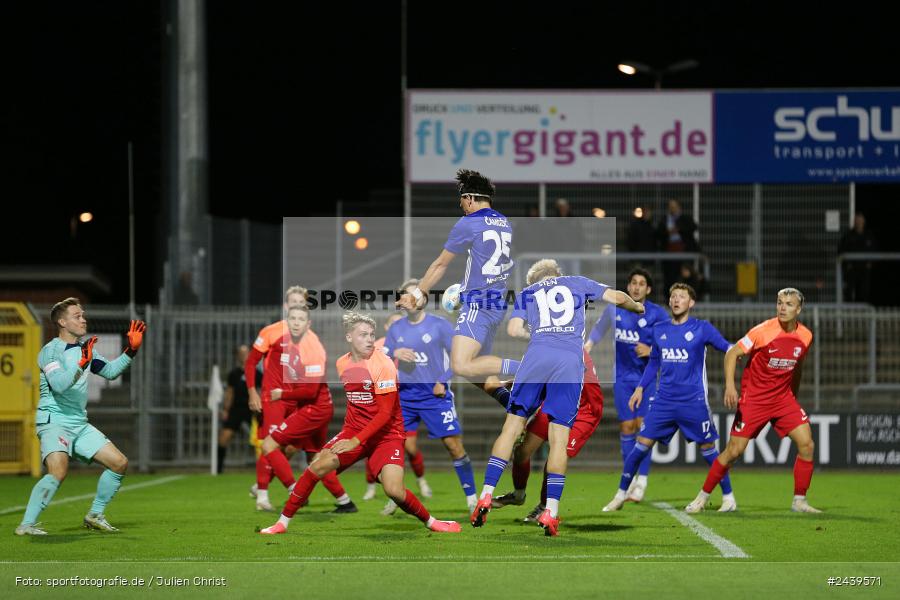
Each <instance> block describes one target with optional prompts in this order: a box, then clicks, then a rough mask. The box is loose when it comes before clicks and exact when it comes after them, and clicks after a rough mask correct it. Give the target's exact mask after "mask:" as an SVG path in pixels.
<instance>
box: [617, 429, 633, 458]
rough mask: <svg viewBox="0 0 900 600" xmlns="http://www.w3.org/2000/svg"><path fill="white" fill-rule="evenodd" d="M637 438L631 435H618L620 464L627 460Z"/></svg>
mask: <svg viewBox="0 0 900 600" xmlns="http://www.w3.org/2000/svg"><path fill="white" fill-rule="evenodd" d="M635 437H637V436H635V435H634V434H633V433H620V434H619V447H620V448H621V449H622V462H623V463H624V462H625V459H626V458H628V455H629V454H631V449H632V448H634V438H635Z"/></svg>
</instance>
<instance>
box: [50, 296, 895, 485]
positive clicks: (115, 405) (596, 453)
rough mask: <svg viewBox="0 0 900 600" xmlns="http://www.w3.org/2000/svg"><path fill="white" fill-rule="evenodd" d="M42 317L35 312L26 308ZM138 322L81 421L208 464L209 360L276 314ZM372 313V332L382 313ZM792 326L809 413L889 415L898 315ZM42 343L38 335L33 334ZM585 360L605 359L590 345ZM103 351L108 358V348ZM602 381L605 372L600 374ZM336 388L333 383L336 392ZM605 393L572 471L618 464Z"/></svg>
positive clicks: (325, 325) (479, 420)
mask: <svg viewBox="0 0 900 600" xmlns="http://www.w3.org/2000/svg"><path fill="white" fill-rule="evenodd" d="M33 308H34V309H35V311H36V312H35V314H38V315H46V314H47V312H48V310H47V307H33ZM87 309H88V310H87V315H88V320H89V331H90V332H91V333H92V334H96V335H98V336H100V338H101V341H102V340H103V339H104V337H106V338H108V339H115V337H114V336H121V335H122V334H123V333H124V332H125V330H126V329H127V324H128V319H129V314H128V307H127V306H122V307H113V306H89V307H87ZM773 312H774V306H773V305H772V304H765V305H759V304H738V305H736V304H728V305H723V304H706V303H700V304H699V305H698V306H697V307H696V309H695V311H694V314H695V315H696V316H697V317H699V318H704V319H708V320H710V321H711V322H712V323H713V324H714V325H715V326H716V327H718V328H719V330H720V331H721V332H722V333H723V334H724V335H725V337H726V338H727V339H729V340H731V341H735V340H737V339H738V338H739V337H741V336H742V335H744V333H746V332H747V330H748V329H750V328H751V327H752V326H753V325H755V324H757V323H759V322H760V321H762V320H765V319H767V318H770V317H771V316H772V315H773ZM139 313H140V316H141V318H143V319H145V320H146V321H147V322H148V333H147V337H146V341H145V343H144V347H143V348H142V350H141V352H140V353H139V354H138V355H137V359H136V360H135V363H134V365H133V367H132V368H131V369H130V370H129V371H127V372H126V373H125V375H124V376H123V380H122V384H121V385H119V386H116V387H104V388H102V389H100V390H99V393H98V394H97V395H98V397H99V401H98V402H90V403H89V405H88V412H89V415H90V419H91V422H92V423H94V424H95V425H96V426H97V427H99V428H100V429H101V430H102V431H103V432H104V433H106V434H107V435H108V436H109V437H110V439H111V440H112V441H113V442H114V443H115V444H116V445H117V446H119V447H120V448H121V449H122V451H123V452H125V454H127V455H128V456H129V457H130V458H131V459H132V464H135V465H137V466H138V468H139V469H141V470H150V469H154V468H159V467H190V466H197V467H199V466H206V465H209V464H210V457H211V451H212V450H213V448H211V442H210V435H211V430H212V427H211V424H212V414H211V412H210V410H209V408H208V407H207V394H208V389H209V382H210V375H211V371H212V367H213V365H219V367H220V369H221V374H222V376H223V377H224V376H225V374H226V373H227V372H228V370H229V369H230V368H232V367H233V366H235V365H233V364H232V363H233V350H234V348H235V347H236V346H237V345H239V344H251V343H252V342H253V340H254V339H255V337H256V334H257V332H258V331H259V330H260V329H261V328H262V327H263V326H265V325H267V324H269V323H271V322H273V321H276V320H277V319H278V318H280V309H279V308H278V307H270V308H259V309H255V308H246V307H244V308H233V307H221V306H205V307H191V308H166V309H159V308H155V307H150V306H146V307H143V308H142V309H141V310H140V311H139ZM376 316H378V317H379V326H380V325H381V324H382V323H383V318H382V317H383V316H384V315H376ZM802 317H803V319H802V320H803V321H804V322H805V323H806V324H807V325H808V326H809V327H810V328H811V329H812V330H813V332H814V334H815V341H814V343H813V347H812V350H811V354H810V356H809V357H808V358H807V361H806V365H805V368H804V371H803V385H802V387H801V394H800V401H801V403H802V404H803V405H804V406H805V407H807V408H808V409H810V410H811V411H813V412H818V411H836V410H847V409H852V408H859V409H864V410H871V411H880V410H897V409H898V408H900V400H898V398H900V393H898V388H900V309H875V308H872V307H868V306H849V305H848V306H843V307H841V306H837V305H827V304H810V305H808V306H806V308H804V310H803V314H802ZM312 320H313V321H312V323H313V328H314V329H315V331H316V332H317V334H318V335H319V337H320V338H321V340H322V342H323V344H324V345H325V347H326V348H327V349H328V351H329V363H330V365H329V380H330V381H332V382H334V381H336V380H337V378H336V374H335V373H334V360H335V359H336V358H337V356H338V355H339V354H341V353H343V351H344V347H345V341H344V334H343V330H342V329H341V325H340V312H339V311H322V312H316V311H314V312H313V315H312ZM504 331H505V330H504V329H503V328H501V333H499V334H498V336H497V341H496V343H495V344H494V348H495V352H496V353H497V354H500V355H502V356H518V355H520V354H521V353H522V351H523V348H524V346H523V345H522V342H521V341H519V340H514V339H512V338H509V337H508V336H507V335H506V334H505V333H504ZM45 333H47V336H46V337H47V338H49V335H50V333H49V331H47V330H45ZM598 352H600V353H601V354H599V355H598V356H596V357H595V360H596V362H598V363H601V364H602V363H604V361H605V362H606V363H608V364H611V363H609V361H611V360H612V357H611V356H609V355H606V356H604V355H602V353H603V352H607V351H606V350H603V349H602V348H601V349H599V350H598ZM108 353H109V354H111V355H114V352H113V351H111V350H110V351H108ZM722 364H723V361H722V356H721V355H720V354H719V353H717V352H716V351H714V350H710V351H709V354H708V356H707V369H708V375H709V382H710V404H711V405H713V406H714V407H720V406H721V397H722ZM603 379H606V380H608V379H609V377H608V376H607V377H603ZM338 387H339V386H338ZM603 388H604V393H605V394H606V398H607V401H606V411H605V416H604V422H603V424H602V425H601V428H600V430H599V431H598V433H597V434H596V436H595V440H594V441H593V442H592V443H591V444H589V445H588V446H587V448H586V449H585V451H584V453H583V456H581V457H579V464H614V463H617V462H618V460H619V459H618V454H617V452H618V450H617V447H618V434H617V425H616V420H615V418H614V410H615V409H614V404H613V402H612V386H611V385H606V384H604V385H603ZM455 389H456V393H457V408H458V412H459V413H460V419H461V420H462V422H463V426H464V428H465V431H466V433H465V436H464V438H465V444H466V448H467V450H468V452H469V454H470V455H471V456H472V457H473V459H474V460H476V462H479V461H483V460H484V459H485V458H486V457H487V456H488V454H489V450H490V445H491V444H492V443H493V441H494V439H495V437H496V435H497V433H498V432H499V428H500V425H501V423H502V420H503V413H502V411H501V410H500V409H499V408H498V407H497V405H496V404H495V403H494V401H493V400H492V399H490V398H488V397H487V396H485V395H484V394H483V393H482V392H480V391H478V390H476V389H475V388H473V387H472V386H470V385H468V384H461V383H459V384H456V385H455ZM333 392H334V394H335V398H336V402H335V417H334V421H333V422H332V424H331V430H332V432H337V430H338V429H339V428H340V425H341V422H342V420H343V416H344V402H343V401H341V399H340V398H341V395H340V393H339V389H337V388H335V389H333ZM424 437H425V436H423V439H422V440H421V441H422V445H423V449H424V450H425V452H426V455H428V457H429V459H430V460H434V461H436V464H444V463H445V462H446V452H445V451H444V449H443V447H442V446H441V445H440V444H439V443H438V442H435V441H434V440H426V439H424ZM246 441H247V440H246V437H243V438H240V437H236V439H235V441H233V442H232V444H233V447H232V449H231V450H230V451H229V454H228V457H229V458H228V464H229V465H230V466H234V465H247V464H249V461H251V460H252V458H253V454H252V451H251V449H250V447H249V446H248V445H247V444H246Z"/></svg>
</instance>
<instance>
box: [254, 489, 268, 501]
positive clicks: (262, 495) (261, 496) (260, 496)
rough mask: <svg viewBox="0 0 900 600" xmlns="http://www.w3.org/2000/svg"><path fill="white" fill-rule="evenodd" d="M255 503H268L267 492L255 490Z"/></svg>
mask: <svg viewBox="0 0 900 600" xmlns="http://www.w3.org/2000/svg"><path fill="white" fill-rule="evenodd" d="M256 501H257V502H268V501H269V490H257V491H256Z"/></svg>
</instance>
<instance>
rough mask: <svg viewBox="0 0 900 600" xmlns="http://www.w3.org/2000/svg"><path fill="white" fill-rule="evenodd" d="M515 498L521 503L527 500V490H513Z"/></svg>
mask: <svg viewBox="0 0 900 600" xmlns="http://www.w3.org/2000/svg"><path fill="white" fill-rule="evenodd" d="M513 497H514V498H515V499H516V500H518V501H519V502H521V501H522V500H524V499H525V490H513Z"/></svg>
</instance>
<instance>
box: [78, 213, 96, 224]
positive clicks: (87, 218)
mask: <svg viewBox="0 0 900 600" xmlns="http://www.w3.org/2000/svg"><path fill="white" fill-rule="evenodd" d="M78 220H79V221H81V222H82V223H90V222H91V221H93V220H94V215H93V214H92V213H89V212H83V213H81V214H80V215H78Z"/></svg>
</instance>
